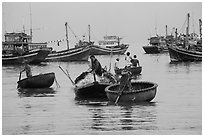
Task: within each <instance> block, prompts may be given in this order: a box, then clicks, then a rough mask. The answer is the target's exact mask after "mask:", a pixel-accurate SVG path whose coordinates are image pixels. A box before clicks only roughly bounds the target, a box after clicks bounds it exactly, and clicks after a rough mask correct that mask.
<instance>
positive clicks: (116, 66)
mask: <svg viewBox="0 0 204 137" xmlns="http://www.w3.org/2000/svg"><path fill="white" fill-rule="evenodd" d="M119 61H120V59H119V58H117V59H116V61H115V64H114V69H115V70H117V69H119Z"/></svg>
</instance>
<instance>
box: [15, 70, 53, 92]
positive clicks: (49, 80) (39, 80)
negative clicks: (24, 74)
mask: <svg viewBox="0 0 204 137" xmlns="http://www.w3.org/2000/svg"><path fill="white" fill-rule="evenodd" d="M54 79H55V74H54V73H46V74H40V75H36V76H32V77H29V78H25V79H22V80H20V81H18V82H17V83H18V87H19V88H49V87H50V86H52V84H53V82H54Z"/></svg>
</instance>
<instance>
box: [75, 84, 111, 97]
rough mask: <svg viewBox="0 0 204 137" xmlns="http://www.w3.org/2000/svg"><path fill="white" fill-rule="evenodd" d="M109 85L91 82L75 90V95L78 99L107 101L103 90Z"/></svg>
mask: <svg viewBox="0 0 204 137" xmlns="http://www.w3.org/2000/svg"><path fill="white" fill-rule="evenodd" d="M109 85H110V84H109V83H99V82H93V83H89V84H86V85H83V86H80V87H76V88H75V95H76V98H78V99H107V97H106V92H105V88H106V87H107V86H109Z"/></svg>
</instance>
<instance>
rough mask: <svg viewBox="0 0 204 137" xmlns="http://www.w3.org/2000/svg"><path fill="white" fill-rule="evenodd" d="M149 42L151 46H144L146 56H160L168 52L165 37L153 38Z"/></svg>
mask: <svg viewBox="0 0 204 137" xmlns="http://www.w3.org/2000/svg"><path fill="white" fill-rule="evenodd" d="M149 40H150V42H149V45H147V46H143V49H144V51H145V52H146V54H158V53H163V52H168V48H167V46H166V41H165V39H164V37H163V36H156V37H151V38H150V39H149Z"/></svg>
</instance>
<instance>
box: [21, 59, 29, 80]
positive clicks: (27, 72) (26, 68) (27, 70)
mask: <svg viewBox="0 0 204 137" xmlns="http://www.w3.org/2000/svg"><path fill="white" fill-rule="evenodd" d="M24 65H25V66H24V69H23V70H22V71H21V73H22V72H24V71H25V72H26V76H27V78H29V77H32V72H31V67H30V65H28V61H27V60H26V61H25V62H24Z"/></svg>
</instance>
